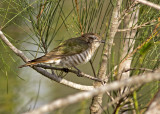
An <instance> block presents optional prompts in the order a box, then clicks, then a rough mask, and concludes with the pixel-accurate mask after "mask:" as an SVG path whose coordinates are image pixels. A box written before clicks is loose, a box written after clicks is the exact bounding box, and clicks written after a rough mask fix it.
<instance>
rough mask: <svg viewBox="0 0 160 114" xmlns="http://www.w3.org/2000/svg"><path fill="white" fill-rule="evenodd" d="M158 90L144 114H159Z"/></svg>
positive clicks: (159, 99)
mask: <svg viewBox="0 0 160 114" xmlns="http://www.w3.org/2000/svg"><path fill="white" fill-rule="evenodd" d="M159 107H160V89H159V90H158V92H157V93H156V95H155V96H154V98H153V100H152V102H151V103H150V105H149V107H148V109H147V111H146V112H145V114H160V108H159Z"/></svg>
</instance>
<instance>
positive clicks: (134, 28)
mask: <svg viewBox="0 0 160 114" xmlns="http://www.w3.org/2000/svg"><path fill="white" fill-rule="evenodd" d="M154 22H156V20H155V19H154V20H152V21H149V22H146V23H144V24H141V25H139V26H135V27H131V28H126V29H118V30H117V32H126V31H131V30H136V29H139V28H142V27H145V26H148V24H149V23H154Z"/></svg>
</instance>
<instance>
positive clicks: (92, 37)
mask: <svg viewBox="0 0 160 114" xmlns="http://www.w3.org/2000/svg"><path fill="white" fill-rule="evenodd" d="M89 38H90V39H93V40H96V39H97V37H96V36H90V37H89Z"/></svg>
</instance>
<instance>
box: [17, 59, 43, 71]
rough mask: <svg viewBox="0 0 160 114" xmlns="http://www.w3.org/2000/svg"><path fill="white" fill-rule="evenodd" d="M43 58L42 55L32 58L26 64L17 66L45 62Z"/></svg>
mask: <svg viewBox="0 0 160 114" xmlns="http://www.w3.org/2000/svg"><path fill="white" fill-rule="evenodd" d="M43 58H44V56H42V57H39V58H36V59H33V60H31V61H29V62H27V63H26V64H24V65H21V66H19V68H22V67H27V66H32V65H36V64H38V63H45V62H46V61H45V60H44V59H43Z"/></svg>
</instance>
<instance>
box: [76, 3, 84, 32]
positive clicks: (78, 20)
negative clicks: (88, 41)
mask: <svg viewBox="0 0 160 114" xmlns="http://www.w3.org/2000/svg"><path fill="white" fill-rule="evenodd" d="M75 3H76V9H77V16H78V22H79V26H80V29H81V34H83V28H82V24H81V21H80V16H79V8H78V3H77V0H75Z"/></svg>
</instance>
